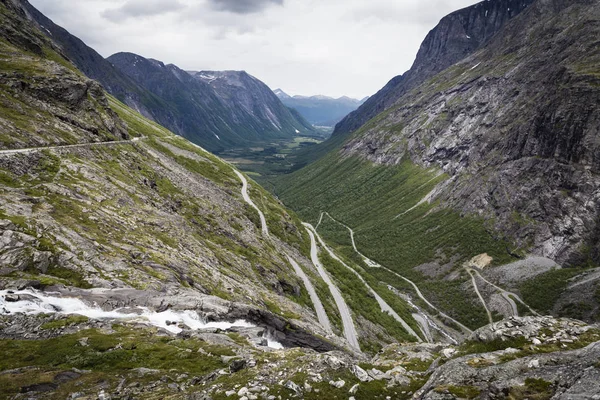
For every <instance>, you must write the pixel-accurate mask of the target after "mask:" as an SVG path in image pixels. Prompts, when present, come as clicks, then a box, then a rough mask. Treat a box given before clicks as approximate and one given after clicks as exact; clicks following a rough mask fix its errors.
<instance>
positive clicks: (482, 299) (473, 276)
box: [466, 268, 494, 324]
mask: <svg viewBox="0 0 600 400" xmlns="http://www.w3.org/2000/svg"><path fill="white" fill-rule="evenodd" d="M466 270H467V272H468V273H469V275H471V282H472V283H473V289H475V293H476V294H477V297H479V301H481V304H482V305H483V308H485V312H486V313H487V317H488V321H489V322H490V324H493V323H494V318H493V317H492V313H491V312H490V309H489V308H488V306H487V304H486V302H485V299H484V298H483V296H482V295H481V293H480V292H479V288H478V287H477V281H476V280H475V275H473V272H471V271H472V270H471V269H470V268H466Z"/></svg>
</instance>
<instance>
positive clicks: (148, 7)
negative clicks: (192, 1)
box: [102, 0, 186, 22]
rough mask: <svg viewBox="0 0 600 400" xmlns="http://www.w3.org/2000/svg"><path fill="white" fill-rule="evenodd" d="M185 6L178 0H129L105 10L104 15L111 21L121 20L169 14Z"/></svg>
mask: <svg viewBox="0 0 600 400" xmlns="http://www.w3.org/2000/svg"><path fill="white" fill-rule="evenodd" d="M185 7H186V6H185V5H183V4H181V3H180V2H179V1H178V0H128V1H127V2H126V3H125V4H123V5H122V6H121V7H119V8H113V9H109V10H106V11H104V12H103V13H102V16H103V17H104V18H106V19H109V20H111V21H115V22H119V21H123V20H126V19H128V18H136V17H152V16H157V15H163V14H168V13H170V12H174V11H178V10H181V9H182V8H185Z"/></svg>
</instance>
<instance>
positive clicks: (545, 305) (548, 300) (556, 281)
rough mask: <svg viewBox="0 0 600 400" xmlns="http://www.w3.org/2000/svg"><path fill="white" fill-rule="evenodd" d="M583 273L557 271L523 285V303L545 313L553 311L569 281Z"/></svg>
mask: <svg viewBox="0 0 600 400" xmlns="http://www.w3.org/2000/svg"><path fill="white" fill-rule="evenodd" d="M580 273H581V270H580V269H575V268H566V269H555V270H552V271H548V272H545V273H543V274H540V275H537V276H536V277H534V278H531V279H529V280H526V281H525V282H523V283H521V285H520V287H519V290H520V291H521V295H522V297H523V301H524V302H525V303H527V304H529V306H530V307H533V308H534V309H535V310H538V311H540V312H543V313H549V312H550V311H552V309H553V307H554V304H555V303H556V301H557V300H558V298H559V297H560V295H561V294H562V292H563V291H564V289H565V288H566V287H567V285H568V284H569V282H568V280H569V279H570V278H572V277H574V276H576V275H579V274H580Z"/></svg>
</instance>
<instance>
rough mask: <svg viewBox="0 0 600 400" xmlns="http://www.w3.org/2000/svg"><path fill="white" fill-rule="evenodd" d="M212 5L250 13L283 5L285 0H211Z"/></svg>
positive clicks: (224, 9) (227, 9)
mask: <svg viewBox="0 0 600 400" xmlns="http://www.w3.org/2000/svg"><path fill="white" fill-rule="evenodd" d="M209 3H210V4H211V5H212V7H213V8H214V9H216V10H219V11H230V12H233V13H236V14H250V13H255V12H259V11H262V10H263V9H265V8H267V7H269V6H271V5H274V4H275V5H280V6H281V5H283V0H209Z"/></svg>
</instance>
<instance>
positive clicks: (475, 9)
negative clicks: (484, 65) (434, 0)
mask: <svg viewBox="0 0 600 400" xmlns="http://www.w3.org/2000/svg"><path fill="white" fill-rule="evenodd" d="M533 1H534V0H491V1H489V0H486V1H482V2H480V3H477V4H475V5H474V6H471V7H467V8H464V9H462V10H458V11H456V12H453V13H452V14H450V15H448V16H446V17H444V18H443V19H442V20H441V21H440V23H439V24H438V25H437V26H436V27H435V28H434V29H432V30H431V31H430V32H429V34H428V35H427V37H426V38H425V40H424V41H423V43H422V44H421V47H420V49H419V52H418V53H417V58H416V60H415V62H414V64H413V66H412V67H411V69H410V70H409V71H407V72H406V73H405V74H403V75H398V76H396V77H394V78H393V79H392V80H390V81H389V82H388V84H387V85H386V86H385V87H383V88H382V89H381V90H380V91H379V92H377V93H376V94H375V95H374V96H372V97H371V98H369V99H368V100H367V101H366V102H365V103H364V104H363V105H362V106H361V107H359V109H358V110H356V111H355V112H352V113H351V114H350V115H348V116H347V117H346V118H344V119H343V120H342V121H341V122H340V123H339V124H338V125H337V126H336V128H335V131H334V135H346V134H349V133H350V132H353V131H355V130H356V129H358V128H360V127H361V126H362V125H364V124H365V123H366V122H367V121H369V120H370V119H371V118H373V117H375V116H376V115H378V114H379V113H381V112H383V111H385V110H387V109H388V108H389V107H390V106H392V105H393V104H394V103H395V102H396V101H397V100H398V99H399V98H400V97H401V96H402V95H404V94H405V93H407V92H409V91H410V90H411V89H413V88H414V87H416V86H417V85H419V84H420V83H422V82H424V81H425V80H427V79H429V78H431V77H432V76H434V75H436V74H437V73H439V72H441V71H443V70H444V69H446V68H448V67H450V66H451V65H453V64H455V63H456V62H458V61H460V60H462V59H463V58H465V57H466V56H468V55H470V54H473V53H474V52H476V51H477V50H478V49H480V48H481V47H482V46H484V45H485V44H486V43H487V42H488V41H489V40H490V39H491V38H492V37H494V35H495V34H496V33H497V32H498V31H499V30H500V29H502V28H503V27H504V26H505V25H506V23H507V22H508V21H510V20H511V19H512V18H514V17H515V16H517V15H519V14H520V13H521V12H522V11H523V10H525V9H527V7H528V6H529V5H530V4H531V3H533Z"/></svg>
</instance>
